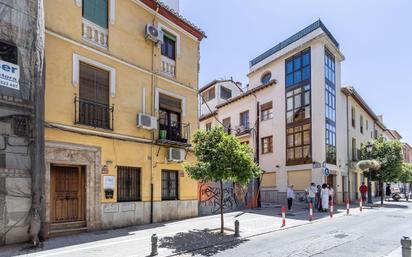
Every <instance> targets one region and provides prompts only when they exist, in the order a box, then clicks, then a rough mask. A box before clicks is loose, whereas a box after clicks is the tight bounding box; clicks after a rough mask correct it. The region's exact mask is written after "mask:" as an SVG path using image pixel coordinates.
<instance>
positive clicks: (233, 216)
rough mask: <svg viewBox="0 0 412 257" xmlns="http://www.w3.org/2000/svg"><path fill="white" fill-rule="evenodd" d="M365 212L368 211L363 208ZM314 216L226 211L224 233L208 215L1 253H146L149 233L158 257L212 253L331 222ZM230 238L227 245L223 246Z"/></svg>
mask: <svg viewBox="0 0 412 257" xmlns="http://www.w3.org/2000/svg"><path fill="white" fill-rule="evenodd" d="M350 212H351V214H352V215H360V212H359V205H356V204H353V205H351V210H350ZM364 212H368V209H367V208H365V209H364ZM314 215H315V220H314V221H312V222H309V221H308V206H307V204H304V203H296V204H295V205H294V206H293V208H292V210H291V211H290V212H287V214H286V226H285V227H281V224H282V218H281V211H280V208H264V209H263V208H262V209H252V210H244V211H242V212H241V211H238V212H232V213H227V214H225V215H224V216H225V220H224V221H225V228H226V231H227V235H224V236H222V235H219V234H218V233H211V231H215V230H216V231H218V229H219V228H220V216H219V215H213V216H206V217H198V218H192V219H186V220H181V221H174V222H167V223H158V224H152V225H143V226H133V227H127V228H123V229H115V230H103V231H95V232H88V233H83V234H79V235H73V236H65V237H58V238H51V239H49V240H47V241H45V242H44V243H43V247H42V248H38V249H29V248H28V247H27V245H14V246H6V247H3V248H0V256H1V257H3V256H19V255H24V256H59V257H60V256H70V257H74V256H102V253H104V254H105V255H107V256H148V255H149V254H150V251H151V235H152V234H157V235H158V237H159V256H166V255H176V254H180V253H185V252H190V251H193V250H196V249H200V250H202V249H204V250H207V251H210V250H211V249H208V248H210V246H214V247H213V248H215V250H218V248H219V247H234V245H236V244H241V243H242V242H244V241H247V240H250V239H249V238H251V237H253V236H256V235H260V234H265V233H272V232H275V231H279V230H285V229H290V228H293V227H297V226H303V225H307V224H310V223H315V222H324V221H328V220H331V218H330V217H329V213H319V212H317V211H314ZM345 215H346V206H342V205H339V206H335V212H334V218H339V217H343V216H345ZM235 220H239V222H240V234H241V237H240V238H238V239H236V238H235V237H234V236H233V231H234V221H235ZM228 242H230V245H228V246H224V244H226V243H228Z"/></svg>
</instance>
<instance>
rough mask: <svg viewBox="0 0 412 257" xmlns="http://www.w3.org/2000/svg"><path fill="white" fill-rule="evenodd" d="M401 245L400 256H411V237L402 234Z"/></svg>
mask: <svg viewBox="0 0 412 257" xmlns="http://www.w3.org/2000/svg"><path fill="white" fill-rule="evenodd" d="M401 245H402V257H411V239H410V238H409V237H407V236H404V237H403V238H402V239H401Z"/></svg>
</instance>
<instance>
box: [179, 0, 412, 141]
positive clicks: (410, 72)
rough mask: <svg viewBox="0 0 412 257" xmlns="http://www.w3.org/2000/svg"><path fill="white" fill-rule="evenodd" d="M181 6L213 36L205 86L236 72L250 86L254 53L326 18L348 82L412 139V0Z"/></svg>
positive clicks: (207, 42) (207, 44)
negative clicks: (339, 51) (247, 76)
mask: <svg viewBox="0 0 412 257" xmlns="http://www.w3.org/2000/svg"><path fill="white" fill-rule="evenodd" d="M180 12H181V14H182V15H183V16H184V17H186V18H187V19H188V20H190V21H191V22H193V23H194V24H196V25H198V26H199V27H201V28H202V29H203V30H204V31H205V32H206V34H207V36H208V38H206V39H204V40H203V42H202V43H201V64H200V65H201V66H200V67H201V69H200V86H202V85H204V84H206V83H208V82H209V81H211V80H213V79H216V78H224V77H226V78H229V77H231V76H233V78H234V79H235V80H238V81H241V82H242V83H243V84H246V83H247V78H246V74H247V72H248V68H249V61H250V60H251V59H253V58H254V57H256V56H257V55H259V54H261V53H263V52H264V51H266V50H267V49H269V48H271V47H272V46H274V45H275V44H277V43H279V42H280V41H282V40H284V39H286V38H287V37H289V36H291V35H292V34H294V33H295V32H297V31H299V30H301V29H302V28H304V27H306V26H307V25H309V24H311V23H312V22H314V21H316V20H317V19H319V18H320V19H321V20H322V21H323V23H324V24H325V25H326V27H328V29H329V30H330V31H331V33H332V34H333V35H334V37H335V38H336V39H337V40H338V42H339V43H340V49H341V51H342V52H343V54H344V55H345V57H346V60H345V61H344V62H343V64H342V84H343V85H352V86H354V87H355V88H356V90H358V92H359V93H360V94H361V95H362V97H363V98H364V99H365V100H366V101H367V102H368V104H369V105H370V106H371V107H372V109H373V110H374V111H375V113H376V114H383V115H384V122H385V124H386V126H387V127H389V128H391V129H396V130H398V131H399V133H400V134H401V135H402V136H403V141H405V142H408V143H409V144H411V145H412V49H411V48H412V28H411V27H412V1H410V0H392V1H390V0H362V1H359V0H345V1H343V0H342V1H338V0H336V1H333V0H316V1H310V0H301V1H297V0H296V1H295V0H287V1H285V0H282V1H280V0H279V1H278V0H248V1H247V0H180Z"/></svg>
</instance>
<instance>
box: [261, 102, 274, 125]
mask: <svg viewBox="0 0 412 257" xmlns="http://www.w3.org/2000/svg"><path fill="white" fill-rule="evenodd" d="M260 116H261V120H262V121H264V120H269V119H272V117H273V108H272V101H270V102H268V103H265V104H262V105H261V106H260Z"/></svg>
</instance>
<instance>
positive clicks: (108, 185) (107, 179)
mask: <svg viewBox="0 0 412 257" xmlns="http://www.w3.org/2000/svg"><path fill="white" fill-rule="evenodd" d="M115 183H116V178H115V177H114V176H103V189H114V186H115Z"/></svg>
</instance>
